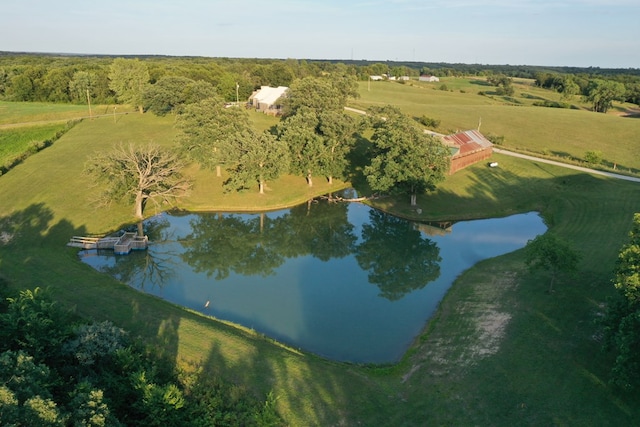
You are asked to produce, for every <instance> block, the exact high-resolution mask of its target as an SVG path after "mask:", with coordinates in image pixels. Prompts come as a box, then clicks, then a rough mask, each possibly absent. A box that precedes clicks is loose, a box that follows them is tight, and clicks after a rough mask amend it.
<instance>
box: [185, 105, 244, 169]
mask: <svg viewBox="0 0 640 427" xmlns="http://www.w3.org/2000/svg"><path fill="white" fill-rule="evenodd" d="M176 126H177V128H178V135H177V140H178V142H179V143H180V144H181V145H182V147H183V149H184V151H185V152H186V153H187V155H188V157H190V158H191V159H193V160H195V161H197V162H198V163H200V164H201V165H203V166H205V167H207V168H210V169H213V168H215V169H216V174H217V176H222V173H221V166H222V165H227V166H230V167H233V166H235V164H236V163H237V159H238V157H239V151H238V149H239V146H240V144H241V140H242V138H244V136H246V135H250V134H251V132H253V127H252V125H251V122H250V121H249V116H248V114H247V112H246V111H245V110H244V109H242V108H225V107H224V103H223V101H222V100H221V99H220V98H207V99H204V100H202V101H199V102H196V103H194V104H189V105H186V106H185V107H184V109H183V110H182V111H181V112H180V113H179V114H178V116H177V118H176Z"/></svg>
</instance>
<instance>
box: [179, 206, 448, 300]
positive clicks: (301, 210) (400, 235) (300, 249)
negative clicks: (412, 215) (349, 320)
mask: <svg viewBox="0 0 640 427" xmlns="http://www.w3.org/2000/svg"><path fill="white" fill-rule="evenodd" d="M347 213H348V204H345V203H328V202H326V201H313V202H309V203H307V204H304V205H300V206H297V207H294V208H292V209H291V210H289V211H288V212H287V213H285V214H283V215H279V216H275V217H270V216H269V215H268V214H260V215H238V214H217V215H200V216H198V217H196V218H195V219H194V220H192V221H191V228H192V232H191V234H189V235H188V236H186V237H185V238H184V239H182V240H181V241H180V243H181V244H182V245H183V247H184V248H185V252H184V253H183V254H182V260H183V261H184V262H186V263H187V264H189V265H190V266H191V267H192V268H193V269H194V271H196V272H204V273H206V274H207V275H208V276H214V277H215V278H216V279H218V280H219V279H224V278H226V277H227V276H228V275H229V273H230V272H234V273H237V274H243V275H262V276H268V275H271V274H273V273H274V271H275V269H277V268H278V267H279V266H280V265H282V264H283V263H284V262H285V260H286V259H287V258H295V257H300V256H309V255H310V256H313V257H315V258H318V259H320V260H322V261H328V260H330V259H332V258H343V257H346V256H349V255H355V258H356V259H357V261H358V264H359V265H360V267H361V268H362V269H364V270H367V271H368V272H369V281H370V282H371V283H373V284H375V285H377V286H378V287H379V288H380V295H381V296H383V297H384V298H387V299H389V300H398V299H400V298H402V297H403V296H404V295H405V294H407V293H409V292H412V291H414V290H417V289H420V288H423V287H424V286H426V285H427V284H428V283H429V282H431V281H433V280H435V279H437V278H438V277H439V275H440V265H439V263H440V261H441V258H440V250H439V248H438V246H437V245H436V244H435V243H434V242H432V241H430V240H428V239H425V238H423V236H422V234H421V233H420V232H419V231H417V230H415V229H414V227H413V226H412V224H411V223H410V222H408V221H406V220H403V219H400V218H396V217H393V216H390V215H387V214H384V213H382V212H378V211H375V210H371V211H370V223H369V224H364V225H363V226H362V241H361V243H360V244H356V242H357V240H358V239H357V236H356V235H355V233H354V226H353V224H351V223H350V222H349V219H348V215H347Z"/></svg>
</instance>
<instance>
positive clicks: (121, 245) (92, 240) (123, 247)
mask: <svg viewBox="0 0 640 427" xmlns="http://www.w3.org/2000/svg"><path fill="white" fill-rule="evenodd" d="M148 244H149V239H148V238H147V236H138V233H130V232H127V233H124V234H123V235H122V236H119V237H84V236H73V237H72V238H71V240H70V241H69V243H67V246H71V247H74V248H81V249H112V250H113V252H114V253H115V254H116V255H126V254H128V253H129V252H131V251H132V250H145V249H147V246H148Z"/></svg>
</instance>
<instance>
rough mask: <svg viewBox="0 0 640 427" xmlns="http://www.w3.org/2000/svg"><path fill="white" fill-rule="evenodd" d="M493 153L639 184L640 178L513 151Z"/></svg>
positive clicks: (496, 150)
mask: <svg viewBox="0 0 640 427" xmlns="http://www.w3.org/2000/svg"><path fill="white" fill-rule="evenodd" d="M493 152H494V153H498V154H504V155H505V156H512V157H519V158H521V159H526V160H531V161H532V162H540V163H548V164H550V165H554V166H560V167H563V168H568V169H574V170H577V171H581V172H586V173H591V174H594V175H603V176H606V177H609V178H616V179H623V180H625V181H632V182H640V178H636V177H633V176H626V175H620V174H617V173H612V172H603V171H599V170H595V169H589V168H585V167H582V166H575V165H570V164H567V163H561V162H556V161H554V160H547V159H541V158H540V157H534V156H528V155H526V154H520V153H515V152H513V151H507V150H503V149H501V148H496V147H493Z"/></svg>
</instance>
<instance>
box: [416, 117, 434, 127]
mask: <svg viewBox="0 0 640 427" xmlns="http://www.w3.org/2000/svg"><path fill="white" fill-rule="evenodd" d="M416 121H417V122H418V123H420V124H421V125H423V126H426V127H428V128H433V129H436V128H437V127H438V126H440V120H437V119H434V118H432V117H427V116H426V115H423V116H422V117H417V118H416Z"/></svg>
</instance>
